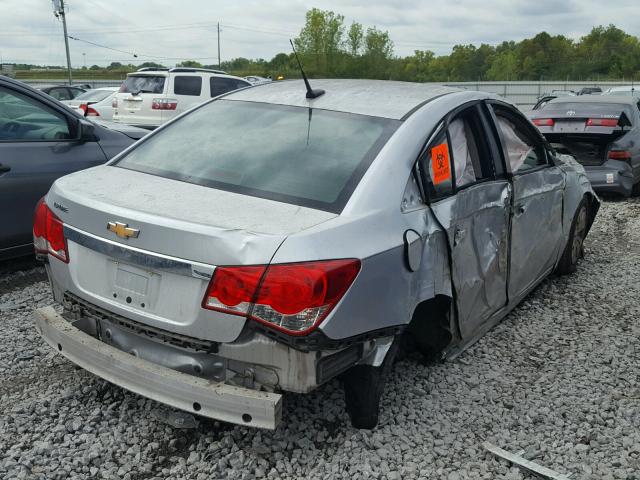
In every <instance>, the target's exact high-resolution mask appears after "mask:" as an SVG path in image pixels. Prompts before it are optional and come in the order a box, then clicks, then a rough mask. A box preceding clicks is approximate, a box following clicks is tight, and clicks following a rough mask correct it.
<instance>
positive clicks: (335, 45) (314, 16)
mask: <svg viewBox="0 0 640 480" xmlns="http://www.w3.org/2000/svg"><path fill="white" fill-rule="evenodd" d="M343 36H344V17H343V16H342V15H337V14H335V13H334V12H332V11H328V10H327V11H325V10H320V9H317V8H312V9H311V10H309V11H308V12H307V15H306V21H305V25H304V27H302V30H301V31H300V35H298V37H297V38H296V39H295V40H294V43H295V46H296V49H297V50H298V52H299V54H300V56H301V57H303V58H304V60H305V66H308V67H309V69H311V71H312V72H313V73H315V74H318V75H323V76H326V75H332V74H334V73H335V70H336V67H337V60H338V58H339V53H340V48H341V46H342V43H343ZM309 60H310V62H309Z"/></svg>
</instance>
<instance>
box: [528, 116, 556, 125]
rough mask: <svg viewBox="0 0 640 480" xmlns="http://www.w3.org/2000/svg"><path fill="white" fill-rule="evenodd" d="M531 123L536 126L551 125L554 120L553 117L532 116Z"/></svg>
mask: <svg viewBox="0 0 640 480" xmlns="http://www.w3.org/2000/svg"><path fill="white" fill-rule="evenodd" d="M533 123H534V125H537V126H538V127H553V126H554V125H555V123H556V122H555V121H554V120H553V118H534V119H533Z"/></svg>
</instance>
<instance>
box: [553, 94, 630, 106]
mask: <svg viewBox="0 0 640 480" xmlns="http://www.w3.org/2000/svg"><path fill="white" fill-rule="evenodd" d="M556 103H620V104H623V105H635V104H636V103H638V99H637V98H634V97H631V96H629V97H616V96H613V95H611V96H609V95H596V96H584V97H583V96H579V97H561V98H554V99H553V100H551V101H550V102H549V103H547V105H553V104H556Z"/></svg>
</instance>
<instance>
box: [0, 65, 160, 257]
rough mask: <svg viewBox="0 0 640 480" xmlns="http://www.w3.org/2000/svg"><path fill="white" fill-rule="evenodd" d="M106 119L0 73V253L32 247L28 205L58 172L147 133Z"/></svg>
mask: <svg viewBox="0 0 640 480" xmlns="http://www.w3.org/2000/svg"><path fill="white" fill-rule="evenodd" d="M105 125H107V124H106V123H101V124H97V123H92V122H90V121H88V120H86V119H85V118H84V117H82V116H80V115H79V114H77V113H76V112H74V111H73V110H71V109H70V108H68V107H66V106H65V105H62V104H61V103H60V102H58V101H57V100H55V99H53V98H52V97H50V96H49V95H45V94H44V93H42V92H40V91H38V90H35V89H33V88H31V87H29V86H27V85H25V84H24V83H22V82H19V81H16V80H12V79H10V78H7V77H0V205H2V208H0V225H2V228H0V259H6V258H12V257H17V256H21V255H25V254H29V253H31V252H32V251H33V246H32V243H33V239H32V231H31V230H32V226H33V224H32V221H33V211H34V208H35V206H36V203H37V202H38V200H39V199H40V198H42V197H43V196H44V194H45V193H47V191H48V190H49V187H51V184H52V183H53V182H54V181H55V180H56V179H57V178H59V177H61V176H63V175H66V174H68V173H71V172H75V171H77V170H82V169H84V168H88V167H93V166H96V165H100V164H102V163H104V162H106V161H107V160H109V159H110V158H111V157H113V156H114V155H116V154H117V153H119V152H121V151H122V150H124V149H125V148H126V147H128V146H129V145H131V144H132V143H134V142H135V141H136V140H137V139H138V138H141V137H142V136H143V135H145V134H146V133H148V132H147V131H146V130H142V129H137V128H135V127H128V126H126V125H115V124H112V125H115V129H114V128H109V127H110V126H109V127H106V126H105ZM116 129H117V130H116Z"/></svg>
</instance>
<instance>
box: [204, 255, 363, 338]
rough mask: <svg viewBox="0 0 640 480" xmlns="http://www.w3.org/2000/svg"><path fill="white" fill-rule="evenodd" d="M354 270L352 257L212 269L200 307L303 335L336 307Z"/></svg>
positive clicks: (357, 268) (357, 266) (357, 265)
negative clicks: (212, 272) (213, 271)
mask: <svg viewBox="0 0 640 480" xmlns="http://www.w3.org/2000/svg"><path fill="white" fill-rule="evenodd" d="M359 271H360V261H359V260H355V259H348V260H326V261H318V262H304V263H289V264H281V265H269V266H250V267H218V268H216V271H215V273H214V275H213V278H212V279H211V282H210V284H209V287H208V289H207V293H206V294H205V297H204V299H203V302H202V307H203V308H206V309H209V310H216V311H219V312H225V313H230V314H233V315H240V316H244V317H247V318H250V319H251V320H255V321H257V322H260V323H262V324H264V325H267V326H269V327H272V328H274V329H276V330H279V331H282V332H285V333H287V334H289V335H296V336H300V335H306V334H308V333H309V332H311V331H312V330H314V329H315V328H317V326H318V325H319V324H320V323H321V322H322V320H323V319H324V318H326V316H327V315H328V314H329V312H331V310H332V309H333V308H334V307H335V306H336V305H337V304H338V302H339V301H340V299H341V298H342V297H343V296H344V294H345V293H346V291H347V290H348V289H349V287H350V286H351V284H352V283H353V280H354V279H355V278H356V276H357V275H358V272H359Z"/></svg>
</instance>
